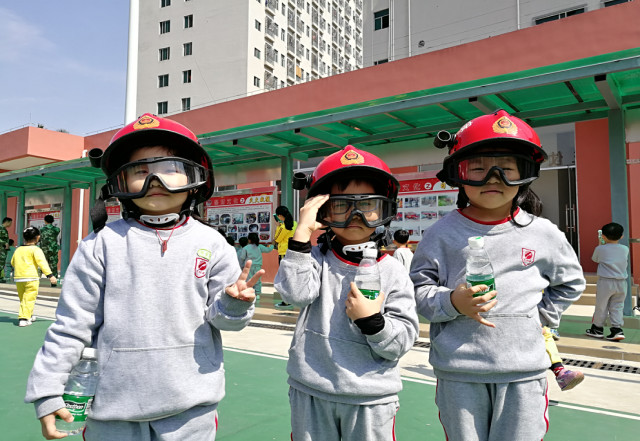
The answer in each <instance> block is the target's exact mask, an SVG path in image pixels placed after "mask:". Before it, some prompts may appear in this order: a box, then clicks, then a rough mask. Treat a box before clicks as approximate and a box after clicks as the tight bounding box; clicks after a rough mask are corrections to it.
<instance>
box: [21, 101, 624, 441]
mask: <svg viewBox="0 0 640 441" xmlns="http://www.w3.org/2000/svg"><path fill="white" fill-rule="evenodd" d="M445 146H446V147H448V148H449V154H448V156H447V158H446V159H445V162H444V164H443V169H442V170H441V171H440V173H438V178H439V179H440V180H441V181H443V182H446V183H447V184H449V185H452V186H455V187H458V188H459V196H458V210H455V211H453V212H451V213H450V214H448V215H447V216H445V217H444V218H442V219H441V220H439V221H438V222H436V223H435V224H434V225H433V226H432V227H430V228H429V229H428V230H426V231H425V233H424V236H423V238H422V240H421V241H420V243H419V244H418V246H417V249H416V253H415V255H413V254H412V252H411V250H410V249H409V248H408V247H407V242H408V233H407V232H406V231H404V230H401V231H396V232H395V234H394V244H395V246H396V250H395V254H394V255H395V258H393V257H390V256H389V255H387V254H384V253H381V252H380V248H381V247H382V246H386V245H390V244H388V243H386V235H385V234H379V233H377V232H376V230H377V229H378V228H379V227H383V228H385V229H386V228H388V227H389V225H390V223H391V221H392V220H393V219H394V218H395V216H396V213H397V196H398V190H399V184H398V181H397V180H396V178H395V177H394V176H393V174H392V173H391V171H390V169H389V167H388V166H387V165H386V164H385V163H384V162H383V161H382V160H381V159H380V158H378V157H377V156H376V155H373V154H371V153H369V152H366V151H362V150H359V149H357V148H355V147H353V146H347V147H345V148H344V149H343V150H341V151H338V152H336V153H334V154H332V155H329V156H328V157H326V158H325V159H324V160H323V161H321V162H320V163H319V164H318V166H317V167H316V169H315V170H314V171H313V173H312V174H311V176H310V177H308V179H306V181H305V183H306V187H307V188H308V194H307V198H306V201H305V203H304V206H303V207H302V208H301V210H300V215H299V222H298V224H296V225H295V226H294V225H292V224H291V223H290V222H289V223H290V225H288V226H286V223H287V219H286V216H284V215H282V218H283V219H282V221H283V224H285V226H286V230H287V233H286V234H287V235H289V236H290V238H288V239H287V241H286V245H287V246H288V248H286V247H285V248H284V249H285V252H284V253H283V254H281V253H280V250H281V243H282V242H280V241H276V242H278V250H279V255H280V258H281V260H280V267H279V270H278V273H277V274H276V277H275V280H274V286H275V288H276V290H277V291H278V292H279V293H280V295H281V296H282V299H283V302H285V304H286V305H293V306H296V307H299V308H300V309H301V311H300V314H299V318H298V321H297V325H296V328H295V332H294V336H293V339H292V343H291V347H290V350H289V358H288V363H287V373H288V376H289V377H288V383H289V386H290V389H289V400H290V405H291V439H292V440H294V441H311V440H316V441H333V440H336V441H338V440H350V441H366V440H393V439H395V433H394V428H395V416H396V412H397V411H398V408H399V402H398V392H399V391H400V390H401V388H402V381H401V378H400V372H399V369H398V360H399V359H400V358H401V357H402V356H403V355H404V354H406V353H407V352H408V351H409V350H410V349H411V348H412V347H413V344H414V342H415V341H416V339H417V337H418V332H419V328H418V314H420V315H422V316H424V317H425V318H427V319H428V320H429V321H430V338H431V349H430V351H429V361H430V363H431V365H432V366H433V369H434V373H435V375H436V377H437V379H438V387H437V389H436V403H437V405H438V408H439V418H440V421H441V423H442V425H443V428H444V431H445V434H446V437H447V439H456V440H471V439H473V440H495V439H509V440H520V441H531V440H540V439H542V438H543V437H544V435H545V433H546V431H547V427H548V419H547V417H548V413H547V411H548V409H547V403H548V400H547V383H546V370H547V369H548V368H549V366H550V364H551V363H550V361H549V356H548V355H547V352H549V354H550V355H551V357H552V360H551V361H552V363H553V364H552V368H554V373H555V374H556V375H557V376H558V377H559V378H562V376H563V375H564V374H566V373H567V372H570V371H568V370H566V369H563V367H562V365H561V363H562V360H561V359H560V358H559V357H558V356H557V348H556V349H555V353H552V352H553V348H555V343H554V342H553V336H551V337H549V336H550V335H551V334H550V333H549V332H548V331H546V330H545V331H544V334H545V336H546V338H545V337H543V329H548V328H557V327H558V325H559V321H560V318H561V315H562V313H563V311H564V310H566V308H567V307H569V306H570V305H571V303H572V302H574V301H575V300H576V299H577V298H578V297H579V296H580V294H581V293H582V292H583V290H584V288H585V280H584V278H583V274H582V269H581V267H580V264H579V262H578V259H577V257H576V255H575V252H574V251H573V249H572V248H571V246H570V245H569V243H568V242H567V240H566V238H565V237H564V235H563V234H562V233H561V232H560V231H559V230H558V228H557V227H556V226H555V225H553V224H552V223H551V222H549V221H548V220H546V219H544V218H542V217H539V216H540V213H541V203H540V201H539V199H538V198H537V196H536V195H535V193H533V191H531V189H530V188H529V186H530V184H531V182H533V181H534V180H535V179H536V178H537V177H538V174H539V169H540V164H541V163H542V162H543V161H544V159H545V158H546V153H545V152H544V151H543V150H542V148H541V145H540V140H539V138H538V136H537V134H536V133H535V131H533V129H532V128H531V127H530V126H528V125H527V124H526V123H525V122H524V121H522V120H520V119H518V118H515V117H513V116H511V115H509V114H507V113H506V112H504V111H498V112H496V113H494V114H491V115H486V116H481V117H479V118H476V119H474V120H472V121H470V122H469V123H467V124H466V125H465V126H464V127H463V128H462V129H460V131H458V132H457V133H456V135H455V137H453V140H452V142H451V141H449V142H448V143H446V145H445ZM210 165H211V164H210V161H208V159H207V157H206V153H204V150H202V148H201V147H200V146H199V144H198V142H197V138H196V137H195V135H193V133H192V132H190V131H189V130H188V129H187V128H186V127H184V126H182V125H179V124H177V123H175V122H172V121H170V120H167V119H164V118H159V117H156V116H153V115H148V114H147V115H143V116H142V117H141V118H139V119H138V120H137V121H136V122H134V123H132V124H130V125H129V126H126V127H125V128H123V129H122V130H120V131H119V132H118V133H116V135H115V136H114V138H113V139H112V141H111V143H110V145H109V147H108V148H107V150H106V151H105V152H104V154H103V156H102V168H103V170H104V172H105V174H106V175H107V177H108V182H109V187H108V190H109V191H108V192H106V193H108V195H110V196H116V197H118V198H120V199H121V201H124V208H125V214H126V215H125V219H123V220H120V221H117V222H112V223H109V224H107V225H104V224H103V225H99V224H98V226H97V228H96V231H95V232H94V233H92V234H90V235H89V236H88V237H87V238H85V239H84V240H83V242H82V244H81V245H80V247H79V249H78V251H77V252H76V255H74V258H73V261H72V263H71V265H70V267H69V269H68V270H67V274H66V279H65V280H66V282H65V286H64V288H63V290H62V294H61V297H60V303H59V307H58V311H57V320H56V322H55V323H54V324H53V325H52V326H51V327H50V328H49V330H48V332H47V335H46V337H45V343H44V346H43V348H42V349H41V350H40V352H39V353H38V354H37V357H36V361H35V364H34V368H33V370H32V372H31V374H30V376H29V381H28V388H27V396H26V401H27V402H34V403H35V406H36V413H37V416H38V418H40V420H41V424H42V430H43V434H44V435H45V437H51V438H53V437H59V436H61V435H60V433H59V432H57V431H56V429H55V425H54V416H55V415H58V416H59V417H61V418H63V419H65V420H68V419H69V418H70V415H69V413H68V412H67V411H66V409H65V408H64V403H63V401H62V399H61V395H62V392H63V389H64V384H65V382H66V380H67V377H68V375H69V371H70V370H71V368H72V367H73V365H74V364H75V363H77V361H78V360H79V358H80V354H81V351H82V348H83V347H85V346H92V345H93V346H94V347H97V349H98V352H99V359H100V360H109V363H108V364H102V365H101V368H102V372H101V378H100V382H99V385H98V390H97V393H96V397H95V400H94V404H93V409H92V413H91V415H90V418H89V419H88V422H87V428H86V430H85V433H84V436H85V439H86V440H106V439H119V440H138V439H158V440H167V441H168V440H174V439H180V440H193V441H196V440H197V441H200V440H205V441H206V440H213V439H215V435H216V430H217V405H218V403H219V401H220V400H221V399H222V397H223V396H224V370H223V367H222V366H223V364H222V344H221V336H220V332H219V331H220V330H223V329H224V330H236V331H238V330H240V329H242V328H243V327H244V326H246V325H247V324H248V322H249V320H250V319H251V317H252V315H253V310H254V303H255V299H256V295H257V294H259V292H260V285H259V279H260V276H261V275H262V274H263V273H264V270H257V269H256V268H257V267H260V266H261V263H262V253H264V252H268V251H270V250H271V249H273V245H270V246H268V247H265V246H264V245H261V244H260V243H259V240H258V237H257V235H253V236H252V235H251V234H250V235H249V236H248V238H247V244H245V245H243V246H242V247H241V249H239V250H238V251H237V253H235V252H234V250H233V249H232V248H231V247H230V246H228V245H227V244H226V243H225V242H224V239H223V238H222V237H221V236H220V235H219V234H218V233H217V232H215V231H214V230H213V229H211V228H208V227H206V226H205V225H203V223H201V222H199V221H198V220H199V215H198V213H197V210H196V209H195V207H196V205H197V203H200V202H201V201H202V200H206V199H207V198H208V197H210V196H211V194H212V192H213V171H212V168H211V166H210ZM98 206H99V204H98ZM291 220H292V219H291ZM94 225H96V224H95V223H94ZM289 227H291V228H289ZM319 230H321V232H322V233H323V234H322V235H321V236H319V237H318V239H317V243H318V244H317V245H316V246H313V245H312V244H311V238H312V235H314V233H316V232H318V231H319ZM280 233H282V232H280ZM276 236H278V234H276ZM473 236H483V237H484V241H485V249H486V250H487V252H488V255H489V256H490V258H491V261H492V264H493V267H494V270H495V289H493V287H491V288H490V287H489V286H487V285H484V284H482V285H476V286H470V285H468V284H467V282H466V280H465V262H466V256H467V255H468V252H469V247H468V244H467V239H468V238H469V237H473ZM603 236H604V237H605V238H606V240H611V241H615V240H618V239H619V237H617V236H616V235H614V234H613V233H610V232H609V229H608V228H606V227H605V228H603ZM616 237H617V239H616ZM172 238H173V240H172V241H171V242H170V243H169V240H170V239H172ZM241 245H242V244H241ZM606 246H607V245H603V247H606ZM598 248H599V250H598V249H597V250H596V253H595V254H594V260H596V259H598V260H596V261H598V262H600V265H601V266H603V262H604V261H605V260H607V259H608V257H607V256H608V255H609V249H610V248H612V247H609V248H606V249H600V247H598ZM367 249H373V250H375V253H377V261H378V266H379V269H380V285H381V289H380V292H379V294H378V295H377V297H375V298H366V297H364V296H363V295H362V293H361V291H360V289H359V287H358V286H357V285H356V284H355V283H354V278H355V274H356V272H357V270H358V264H359V263H360V261H361V260H362V258H363V252H364V250H367ZM611 253H612V254H613V252H611ZM613 266H614V267H615V268H614V269H612V268H609V269H608V270H609V272H606V273H605V272H603V274H604V277H608V278H611V279H616V278H618V277H621V276H622V274H623V272H622V271H615V270H621V268H622V263H621V261H617V260H616V263H615V264H614V265H613ZM240 267H243V269H242V271H241V269H240ZM625 268H626V267H625ZM603 271H604V268H603ZM134 273H135V277H133V276H132V275H133V274H134ZM158 273H161V274H171V275H172V277H170V278H164V277H162V278H159V277H157V274H158ZM599 274H600V269H599ZM624 274H625V275H624V277H626V273H624ZM607 289H608V292H609V293H610V295H609V298H610V299H613V298H614V297H615V301H613V300H612V301H610V300H607V301H606V302H604V300H603V302H604V304H605V305H612V304H613V307H610V308H609V313H610V317H611V320H612V329H611V332H612V338H616V339H619V336H620V335H622V329H621V321H618V316H617V315H616V314H617V310H618V309H616V308H617V306H616V305H617V304H618V303H617V299H618V297H617V295H618V294H617V293H618V291H617V290H618V289H619V286H618V285H616V283H614V282H611V283H609V284H608V285H607ZM598 295H600V284H599V288H598ZM606 310H607V308H606V307H605V311H606ZM612 311H613V312H612ZM598 320H600V316H598ZM603 325H604V317H602V319H601V321H598V322H596V317H595V316H594V327H592V329H593V330H594V331H593V332H596V331H597V330H598V329H600V336H602V326H603ZM543 327H544V328H543ZM592 336H596V335H592ZM545 341H546V343H547V345H546V347H545ZM554 354H555V355H554ZM554 357H555V358H554ZM141 366H142V367H141ZM140 369H144V372H145V373H146V374H145V376H144V377H145V378H140V377H141V376H140V375H139V372H141V371H140ZM563 372H564V374H563ZM582 378H583V377H582V374H580V375H575V376H573V377H572V378H568V379H567V381H565V382H564V383H563V382H561V381H560V380H558V382H559V384H560V386H561V388H562V389H563V390H568V389H570V388H571V387H574V386H575V385H576V384H578V383H579V382H580V381H582ZM434 418H435V416H434ZM214 421H215V423H214ZM151 434H153V437H152V435H151Z"/></svg>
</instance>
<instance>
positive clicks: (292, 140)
mask: <svg viewBox="0 0 640 441" xmlns="http://www.w3.org/2000/svg"><path fill="white" fill-rule="evenodd" d="M637 107H640V48H635V49H629V50H625V51H620V52H613V53H609V54H605V55H601V56H597V57H590V58H585V59H580V60H575V61H570V62H566V63H561V64H555V65H552V66H545V67H541V68H536V69H531V70H526V71H520V72H514V73H510V74H505V75H500V76H495V77H489V78H483V79H480V80H475V81H469V82H466V83H458V84H452V85H448V86H444V87H437V88H432V89H426V90H420V91H415V92H411V93H406V94H402V95H395V96H390V97H386V98H381V99H377V100H371V101H365V102H361V103H357V104H352V105H348V106H342V107H336V108H332V109H325V110H322V111H318V112H313V113H307V114H301V115H293V116H291V117H287V118H280V119H276V120H272V121H266V122H262V123H259V124H253V125H248V126H243V127H235V128H232V129H226V130H220V131H216V132H210V133H203V134H200V135H198V137H199V138H200V142H201V143H202V144H203V146H204V147H205V149H206V150H207V152H208V153H209V155H210V156H211V159H212V161H213V164H214V166H217V167H220V166H229V165H237V166H241V164H243V163H249V162H255V161H261V160H268V159H275V158H289V159H296V160H300V161H306V160H308V159H309V158H313V157H318V156H326V155H327V154H330V153H332V152H333V151H335V150H337V149H339V148H341V147H344V146H345V145H348V144H352V145H355V146H357V147H359V148H364V149H365V150H366V148H367V147H368V146H374V145H380V144H392V143H396V142H402V141H408V140H414V139H420V138H430V137H433V136H434V135H435V133H436V132H437V131H439V130H456V129H457V128H459V127H461V126H462V124H464V122H465V121H468V120H470V119H472V118H475V117H477V116H480V115H483V114H486V113H489V112H491V111H494V110H496V109H498V108H502V109H505V110H507V111H508V112H509V113H511V114H513V115H515V116H517V117H519V118H521V119H524V120H525V121H527V122H528V123H529V124H530V125H532V126H534V127H540V126H546V125H555V124H562V123H570V122H577V121H584V120H591V119H599V118H607V117H608V112H609V111H610V110H616V109H624V110H628V109H633V108H637ZM103 178H104V177H103V175H102V173H101V171H100V170H99V169H94V168H92V167H91V166H90V164H89V160H88V159H87V158H82V159H76V160H72V161H65V162H60V163H56V164H49V165H43V166H38V167H31V168H27V169H23V170H19V171H11V172H6V173H0V192H6V193H7V195H12V194H14V193H15V192H16V191H42V190H47V189H53V188H60V187H64V186H67V185H71V187H72V188H87V187H88V186H90V185H91V184H92V183H93V182H95V180H96V179H98V180H100V179H103Z"/></svg>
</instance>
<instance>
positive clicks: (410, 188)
mask: <svg viewBox="0 0 640 441" xmlns="http://www.w3.org/2000/svg"><path fill="white" fill-rule="evenodd" d="M415 175H417V174H415ZM430 175H431V176H430ZM430 175H429V174H426V175H422V176H412V177H409V178H405V179H403V178H402V177H401V176H398V180H399V182H400V191H399V194H398V214H397V215H396V217H395V219H394V220H393V221H392V222H391V226H390V229H391V231H396V230H400V229H404V230H407V231H408V232H409V241H410V242H419V241H420V239H422V234H423V233H424V231H425V230H426V229H427V228H429V227H430V226H431V225H433V224H434V223H436V221H437V220H438V219H441V218H443V217H444V216H445V215H447V214H448V213H449V212H450V211H452V210H455V209H457V206H456V202H457V201H458V189H457V188H453V187H450V186H448V185H447V184H445V183H444V182H440V180H439V179H438V178H436V177H435V172H433V173H430Z"/></svg>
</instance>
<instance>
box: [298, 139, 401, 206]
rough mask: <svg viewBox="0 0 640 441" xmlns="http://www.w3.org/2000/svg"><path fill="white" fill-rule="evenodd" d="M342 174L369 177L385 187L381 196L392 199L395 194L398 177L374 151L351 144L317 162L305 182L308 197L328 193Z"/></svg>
mask: <svg viewBox="0 0 640 441" xmlns="http://www.w3.org/2000/svg"><path fill="white" fill-rule="evenodd" d="M345 176H348V177H353V178H359V177H363V178H368V179H372V180H374V181H375V182H376V183H378V182H379V183H381V184H383V186H384V188H386V194H385V195H384V196H386V197H387V198H389V199H392V200H395V199H396V198H397V197H398V188H399V184H398V180H397V179H396V178H395V177H394V176H393V175H392V174H391V170H389V167H388V166H387V164H385V162H384V161H383V160H382V159H380V158H378V157H377V156H376V155H374V154H373V153H369V152H365V151H363V150H360V149H357V148H355V147H353V146H351V145H348V146H346V147H345V148H344V149H342V150H340V151H338V152H335V153H333V154H331V155H329V156H327V157H326V158H324V159H323V160H322V162H320V164H318V166H317V167H316V168H315V170H314V171H313V173H312V174H311V177H310V180H309V182H308V185H309V193H308V194H307V197H309V198H310V197H312V196H315V195H318V194H327V193H329V191H330V190H331V184H332V183H333V182H335V180H336V179H340V178H342V177H345Z"/></svg>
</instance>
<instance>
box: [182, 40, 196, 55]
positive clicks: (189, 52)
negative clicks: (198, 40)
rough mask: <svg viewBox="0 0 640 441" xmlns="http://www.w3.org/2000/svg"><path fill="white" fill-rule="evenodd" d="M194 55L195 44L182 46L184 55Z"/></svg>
mask: <svg viewBox="0 0 640 441" xmlns="http://www.w3.org/2000/svg"><path fill="white" fill-rule="evenodd" d="M192 54H193V43H191V42H189V43H185V44H183V45H182V55H184V56H187V55H192Z"/></svg>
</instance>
